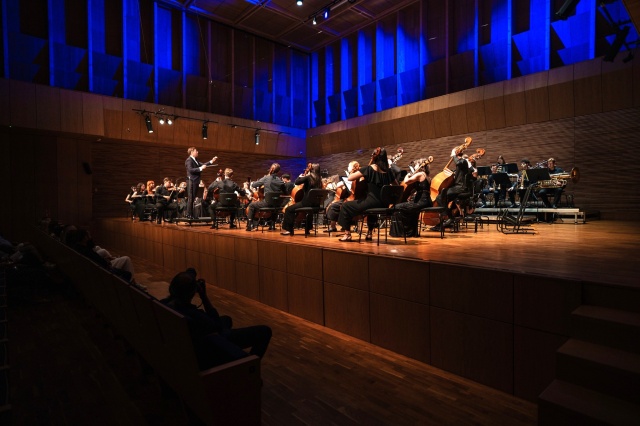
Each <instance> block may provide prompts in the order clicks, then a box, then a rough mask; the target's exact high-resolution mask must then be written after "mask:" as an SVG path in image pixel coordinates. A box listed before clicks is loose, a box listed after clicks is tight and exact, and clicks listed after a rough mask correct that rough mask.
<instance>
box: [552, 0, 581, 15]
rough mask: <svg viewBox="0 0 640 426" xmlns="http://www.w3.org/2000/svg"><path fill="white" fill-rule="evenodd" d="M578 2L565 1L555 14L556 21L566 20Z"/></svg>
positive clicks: (575, 0)
mask: <svg viewBox="0 0 640 426" xmlns="http://www.w3.org/2000/svg"><path fill="white" fill-rule="evenodd" d="M579 1H580V0H567V1H565V2H564V4H563V5H562V7H560V9H558V11H557V12H556V17H557V18H558V19H567V18H568V17H569V14H570V13H571V12H572V11H573V9H575V7H576V5H577V4H578V2H579Z"/></svg>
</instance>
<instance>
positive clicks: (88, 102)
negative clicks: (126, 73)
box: [63, 90, 122, 136]
mask: <svg viewBox="0 0 640 426" xmlns="http://www.w3.org/2000/svg"><path fill="white" fill-rule="evenodd" d="M66 93H67V91H66V90H64V91H63V94H64V95H65V96H66ZM81 96H82V98H81V100H80V107H81V108H82V125H83V129H82V131H80V132H79V133H84V134H85V135H98V136H104V135H105V132H104V129H105V125H106V122H105V118H104V112H105V108H104V103H103V102H104V100H105V99H110V98H107V97H104V96H95V95H93V94H89V93H82V94H81ZM74 101H75V99H74ZM116 128H118V129H121V128H122V126H121V125H118V126H117V127H116Z"/></svg>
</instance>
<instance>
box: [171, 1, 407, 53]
mask: <svg viewBox="0 0 640 426" xmlns="http://www.w3.org/2000/svg"><path fill="white" fill-rule="evenodd" d="M161 1H162V2H163V3H166V4H169V5H172V6H175V7H179V8H180V9H185V10H187V11H189V12H194V13H197V14H200V15H201V16H206V17H208V18H210V19H211V20H213V21H217V22H221V23H223V24H227V25H229V26H230V27H233V28H237V29H240V30H244V31H246V32H248V33H251V34H255V35H258V36H261V37H264V38H266V39H269V40H273V41H276V42H278V43H280V44H283V45H285V46H291V47H293V48H296V49H300V50H302V51H305V52H313V51H315V50H317V49H319V48H321V47H323V46H326V45H328V44H330V43H332V42H334V41H336V40H339V39H341V38H343V37H344V36H346V35H347V34H350V33H352V32H354V31H356V30H358V29H360V28H363V27H366V26H367V25H369V24H372V23H373V22H375V21H377V20H379V19H380V18H382V17H384V16H386V15H388V14H390V13H393V12H395V11H397V10H400V9H402V8H404V7H405V6H407V5H409V4H412V3H416V2H417V1H420V0H304V3H303V5H302V6H298V5H296V0H161ZM327 6H330V9H331V10H330V12H329V18H328V19H324V18H323V17H322V11H323V10H324V9H326V7H327ZM316 13H318V19H317V20H316V21H317V25H313V22H312V21H313V19H312V16H313V15H314V14H316Z"/></svg>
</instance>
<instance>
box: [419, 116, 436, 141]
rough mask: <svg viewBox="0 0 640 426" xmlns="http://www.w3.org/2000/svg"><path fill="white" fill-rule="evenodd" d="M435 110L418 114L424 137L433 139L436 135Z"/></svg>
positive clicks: (421, 133) (421, 135)
mask: <svg viewBox="0 0 640 426" xmlns="http://www.w3.org/2000/svg"><path fill="white" fill-rule="evenodd" d="M435 119H436V118H435V114H434V112H433V111H429V112H425V113H422V114H420V115H419V116H418V122H419V123H420V137H421V138H422V139H433V138H435V137H436V122H435Z"/></svg>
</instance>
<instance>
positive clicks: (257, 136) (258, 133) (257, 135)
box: [253, 129, 260, 145]
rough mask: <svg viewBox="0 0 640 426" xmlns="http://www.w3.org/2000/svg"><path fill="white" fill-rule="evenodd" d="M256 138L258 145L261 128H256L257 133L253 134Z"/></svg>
mask: <svg viewBox="0 0 640 426" xmlns="http://www.w3.org/2000/svg"><path fill="white" fill-rule="evenodd" d="M253 137H254V138H255V140H256V145H260V129H258V130H256V133H255V134H254V135H253Z"/></svg>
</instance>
